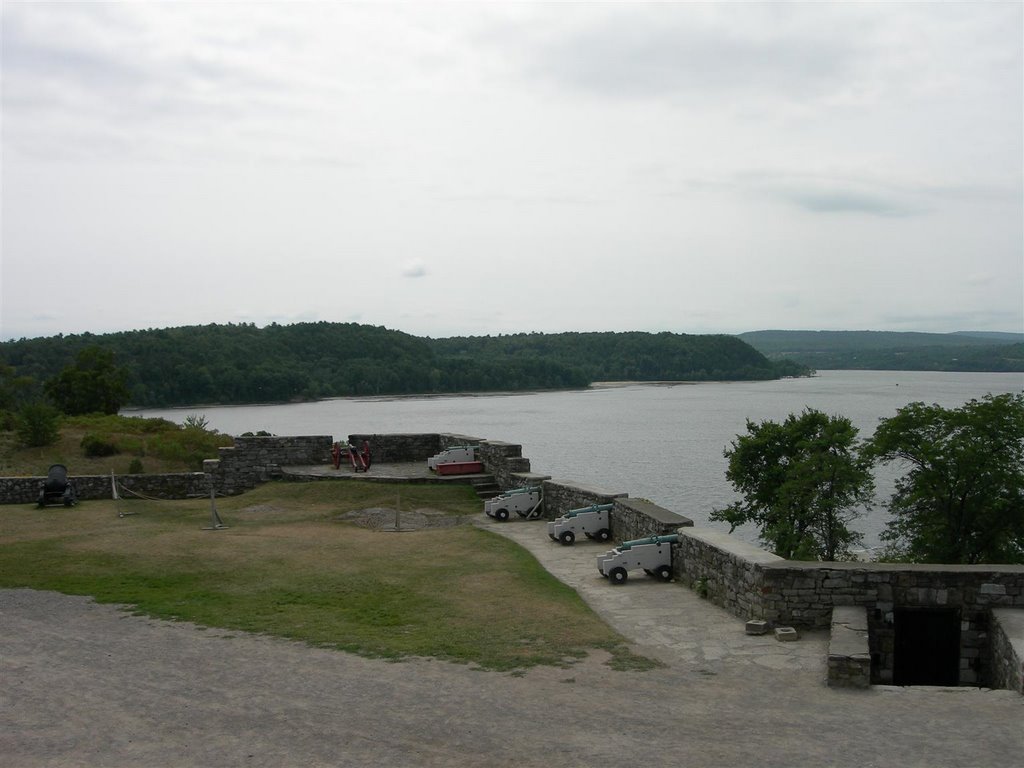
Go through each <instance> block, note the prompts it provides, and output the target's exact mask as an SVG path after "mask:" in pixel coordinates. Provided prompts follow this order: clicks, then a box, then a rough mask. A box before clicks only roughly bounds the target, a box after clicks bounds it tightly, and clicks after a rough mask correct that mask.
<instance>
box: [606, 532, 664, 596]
mask: <svg viewBox="0 0 1024 768" xmlns="http://www.w3.org/2000/svg"><path fill="white" fill-rule="evenodd" d="M677 541H679V536H678V535H677V534H675V533H672V534H669V535H667V536H651V537H649V538H646V539H634V540H633V541H624V542H622V543H621V544H620V545H619V546H617V547H616V548H615V549H611V550H609V551H608V552H605V553H604V554H603V555H600V556H599V557H598V558H597V570H599V571H600V572H601V575H602V576H606V577H607V578H608V580H609V581H611V583H612V584H625V583H626V578H627V572H628V571H630V570H631V569H633V568H643V569H644V572H645V573H646V574H647V575H648V576H655V577H657V578H659V579H661V580H662V581H669V580H670V579H671V578H672V545H673V544H674V543H676V542H677Z"/></svg>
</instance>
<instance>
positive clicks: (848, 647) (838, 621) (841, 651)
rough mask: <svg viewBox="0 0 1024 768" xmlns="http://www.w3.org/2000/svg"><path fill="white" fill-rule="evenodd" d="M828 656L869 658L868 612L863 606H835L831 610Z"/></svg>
mask: <svg viewBox="0 0 1024 768" xmlns="http://www.w3.org/2000/svg"><path fill="white" fill-rule="evenodd" d="M828 654H829V656H847V657H852V656H861V655H863V656H870V654H869V652H868V611H867V608H865V607H864V606H858V605H837V606H836V607H835V608H833V609H832V637H831V639H830V641H829V644H828Z"/></svg>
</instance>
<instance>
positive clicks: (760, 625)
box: [746, 619, 769, 635]
mask: <svg viewBox="0 0 1024 768" xmlns="http://www.w3.org/2000/svg"><path fill="white" fill-rule="evenodd" d="M768 629H769V624H768V622H767V621H765V620H764V619H750V621H748V622H747V624H746V632H747V634H748V635H764V634H767V633H768Z"/></svg>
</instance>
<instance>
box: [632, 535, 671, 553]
mask: <svg viewBox="0 0 1024 768" xmlns="http://www.w3.org/2000/svg"><path fill="white" fill-rule="evenodd" d="M677 541H679V534H678V533H668V534H665V535H664V536H648V537H647V538H646V539H633V540H632V541H624V542H622V543H621V544H619V547H618V548H619V549H621V550H623V551H625V550H627V549H631V548H632V547H636V546H640V545H642V544H675V543H676V542H677Z"/></svg>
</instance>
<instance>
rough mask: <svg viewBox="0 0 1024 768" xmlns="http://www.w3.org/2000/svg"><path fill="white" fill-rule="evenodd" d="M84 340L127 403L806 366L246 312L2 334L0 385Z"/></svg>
mask: <svg viewBox="0 0 1024 768" xmlns="http://www.w3.org/2000/svg"><path fill="white" fill-rule="evenodd" d="M90 346H98V347H101V348H104V349H109V350H110V351H112V352H113V353H114V357H115V363H116V364H117V365H118V366H121V367H123V368H125V369H127V372H128V385H129V388H130V392H131V395H130V404H131V405H135V406H150V407H159V406H183V405H196V404H205V403H225V404H235V403H262V402H289V401H301V400H314V399H320V398H327V397H342V396H351V395H402V394H434V393H451V392H494V391H523V390H531V389H559V388H578V387H585V386H587V385H589V384H590V383H592V382H594V381H661V380H673V381H704V380H758V379H774V378H780V377H781V376H792V375H801V374H805V373H807V372H808V371H807V369H805V368H803V367H801V366H800V365H799V364H797V363H795V362H793V361H791V360H782V361H778V362H772V361H770V360H768V359H767V358H766V357H765V356H764V355H762V354H761V353H760V352H758V351H756V350H755V349H753V348H752V347H751V346H750V345H749V344H747V343H745V342H743V341H741V340H740V339H737V338H736V337H735V336H727V335H718V336H691V335H686V334H673V333H657V334H651V333H560V334H540V333H530V334H512V335H501V336H470V337H456V338H449V339H429V338H419V337H416V336H411V335H409V334H407V333H402V332H401V331H393V330H389V329H387V328H383V327H379V326H370V325H358V324H356V323H298V324H295V325H277V324H272V325H269V326H267V327H266V328H257V327H256V326H255V325H252V324H244V323H243V324H241V325H235V324H228V325H203V326H188V327H182V328H166V329H148V330H141V331H129V332H124V333H112V334H105V335H95V334H90V333H84V334H74V335H69V336H53V337H49V338H41V339H20V340H18V341H7V342H2V343H0V384H2V383H3V381H2V378H3V376H5V375H7V376H14V377H19V376H27V377H30V378H31V379H32V380H33V381H34V382H35V385H36V391H37V392H38V391H39V390H40V389H41V385H42V383H43V382H45V381H46V380H48V379H50V378H52V377H53V376H56V375H57V374H58V373H59V372H60V371H61V370H62V369H63V368H64V367H65V366H67V365H70V364H71V363H73V362H74V360H75V357H76V355H77V354H78V353H79V352H80V351H81V350H83V349H85V348H87V347H90ZM5 365H6V366H8V370H7V372H5V371H4V369H3V366H5Z"/></svg>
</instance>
